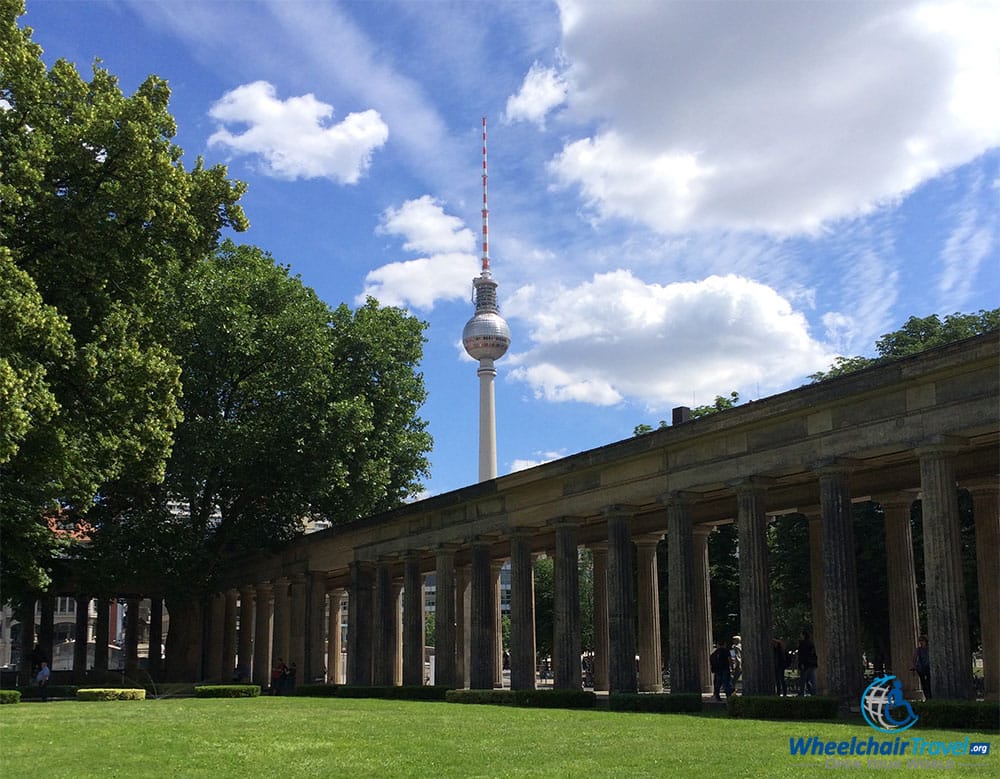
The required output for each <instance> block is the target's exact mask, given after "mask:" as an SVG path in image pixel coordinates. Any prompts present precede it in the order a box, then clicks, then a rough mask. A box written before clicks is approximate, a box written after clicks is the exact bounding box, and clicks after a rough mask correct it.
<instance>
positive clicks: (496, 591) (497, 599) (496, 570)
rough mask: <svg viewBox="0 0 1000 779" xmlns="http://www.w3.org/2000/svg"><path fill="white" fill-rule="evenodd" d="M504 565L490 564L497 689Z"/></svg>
mask: <svg viewBox="0 0 1000 779" xmlns="http://www.w3.org/2000/svg"><path fill="white" fill-rule="evenodd" d="M504 563H505V561H504V560H493V561H492V563H491V564H490V571H491V572H492V574H493V600H494V604H493V616H494V620H495V622H496V624H495V625H494V627H493V635H494V636H495V637H496V647H495V648H494V651H493V661H494V662H493V684H494V686H496V687H499V688H502V687H503V605H502V598H501V593H500V590H501V586H502V582H501V572H502V571H503V567H504Z"/></svg>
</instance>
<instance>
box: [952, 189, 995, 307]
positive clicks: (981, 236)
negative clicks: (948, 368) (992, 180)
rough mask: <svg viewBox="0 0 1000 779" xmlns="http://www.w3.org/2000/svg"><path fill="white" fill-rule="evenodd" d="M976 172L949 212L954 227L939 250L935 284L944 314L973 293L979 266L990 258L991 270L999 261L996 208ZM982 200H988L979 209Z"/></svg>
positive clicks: (958, 305) (966, 299)
mask: <svg viewBox="0 0 1000 779" xmlns="http://www.w3.org/2000/svg"><path fill="white" fill-rule="evenodd" d="M987 189H988V185H987V184H986V182H985V181H984V180H983V177H982V176H981V175H980V176H978V177H977V179H976V180H975V181H974V182H973V183H972V185H971V186H970V187H969V191H968V193H967V194H966V195H965V197H963V198H962V200H961V201H959V202H958V203H956V204H955V206H954V207H953V208H952V211H953V213H952V214H951V216H952V218H953V220H954V227H953V228H952V231H951V233H950V234H949V235H948V237H947V240H946V241H945V244H944V248H943V249H942V251H941V268H940V276H939V277H938V281H937V286H938V292H939V294H940V296H941V300H942V305H941V306H940V307H939V309H940V310H941V311H943V312H944V313H952V312H953V311H959V310H961V309H962V308H963V307H964V306H965V305H966V302H967V301H968V300H969V299H970V298H971V297H973V295H974V294H975V292H976V288H977V282H978V279H979V273H978V272H979V269H980V268H982V267H983V265H984V264H985V263H986V262H987V261H988V260H989V259H991V258H992V263H993V265H992V268H993V272H994V273H995V272H996V269H997V266H998V264H1000V209H998V208H997V207H996V206H997V202H996V197H991V195H990V194H989V193H988V192H987V191H986V190H987ZM983 202H987V203H990V202H992V205H991V207H988V208H982V206H981V204H982V203H983Z"/></svg>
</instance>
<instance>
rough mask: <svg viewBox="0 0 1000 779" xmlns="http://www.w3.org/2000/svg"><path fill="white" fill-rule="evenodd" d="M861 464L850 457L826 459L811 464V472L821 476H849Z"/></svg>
mask: <svg viewBox="0 0 1000 779" xmlns="http://www.w3.org/2000/svg"><path fill="white" fill-rule="evenodd" d="M858 465H859V463H858V461H857V460H854V459H852V458H850V457H824V458H822V459H820V460H814V461H813V462H811V463H809V466H808V467H809V470H811V471H813V472H814V473H816V474H818V475H819V476H836V475H838V474H843V475H845V476H846V475H848V474H850V473H851V472H852V471H854V470H855V469H856V468H857V467H858Z"/></svg>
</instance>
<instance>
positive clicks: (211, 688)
mask: <svg viewBox="0 0 1000 779" xmlns="http://www.w3.org/2000/svg"><path fill="white" fill-rule="evenodd" d="M194 695H195V697H196V698H256V697H257V696H258V695H260V685H259V684H202V685H197V686H195V688H194Z"/></svg>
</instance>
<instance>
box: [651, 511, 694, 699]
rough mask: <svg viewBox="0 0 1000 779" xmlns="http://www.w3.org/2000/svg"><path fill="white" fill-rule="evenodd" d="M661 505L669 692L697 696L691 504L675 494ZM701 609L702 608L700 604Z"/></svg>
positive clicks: (654, 561)
mask: <svg viewBox="0 0 1000 779" xmlns="http://www.w3.org/2000/svg"><path fill="white" fill-rule="evenodd" d="M663 502H664V503H665V504H666V506H667V566H668V570H667V576H668V586H667V593H668V598H669V603H668V604H667V606H668V610H667V614H668V615H669V616H668V620H669V628H670V692H672V693H674V692H698V693H700V692H701V685H702V681H701V678H700V674H699V670H700V667H701V666H700V660H701V655H703V654H705V652H704V646H699V645H698V605H699V604H698V595H702V596H704V593H703V592H698V593H696V592H695V565H696V559H695V558H696V554H695V550H694V533H693V530H692V528H691V503H690V501H689V499H688V497H687V496H686V495H684V494H680V493H676V492H673V493H670V494H669V495H667V496H666V497H665V498H664V499H663ZM654 551H655V548H654ZM640 559H641V558H640ZM655 565H656V555H655V554H654V555H653V566H655ZM640 570H642V568H641V563H640ZM701 605H702V607H703V608H704V601H702V604H701ZM641 656H642V652H641V650H640V657H641Z"/></svg>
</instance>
